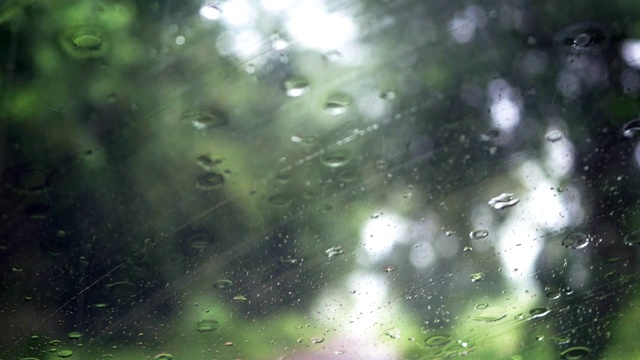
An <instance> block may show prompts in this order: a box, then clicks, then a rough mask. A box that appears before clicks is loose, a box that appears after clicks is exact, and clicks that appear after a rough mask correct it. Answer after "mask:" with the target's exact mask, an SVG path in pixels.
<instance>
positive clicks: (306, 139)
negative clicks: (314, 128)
mask: <svg viewBox="0 0 640 360" xmlns="http://www.w3.org/2000/svg"><path fill="white" fill-rule="evenodd" d="M319 141H320V140H319V139H318V138H317V137H316V136H313V135H308V136H298V135H292V136H291V142H293V143H296V144H301V145H304V146H313V145H316V144H317V143H318V142H319Z"/></svg>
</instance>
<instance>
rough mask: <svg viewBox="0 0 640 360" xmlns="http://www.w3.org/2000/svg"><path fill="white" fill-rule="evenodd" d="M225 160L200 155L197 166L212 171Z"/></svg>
mask: <svg viewBox="0 0 640 360" xmlns="http://www.w3.org/2000/svg"><path fill="white" fill-rule="evenodd" d="M223 161H224V160H223V159H212V158H211V157H210V156H209V155H200V156H198V157H197V158H196V165H198V166H199V167H201V168H202V169H204V170H211V169H212V168H213V167H214V166H216V165H218V164H221V163H222V162H223Z"/></svg>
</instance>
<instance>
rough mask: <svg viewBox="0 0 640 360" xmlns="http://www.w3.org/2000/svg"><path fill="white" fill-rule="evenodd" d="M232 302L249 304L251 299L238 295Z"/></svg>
mask: <svg viewBox="0 0 640 360" xmlns="http://www.w3.org/2000/svg"><path fill="white" fill-rule="evenodd" d="M231 301H232V302H247V301H249V299H248V298H247V297H246V296H245V295H242V294H238V295H236V296H234V297H233V298H232V299H231Z"/></svg>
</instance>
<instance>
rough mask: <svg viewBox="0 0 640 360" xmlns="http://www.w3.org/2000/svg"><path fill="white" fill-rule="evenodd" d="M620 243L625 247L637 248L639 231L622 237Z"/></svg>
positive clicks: (639, 240) (639, 241) (639, 243)
mask: <svg viewBox="0 0 640 360" xmlns="http://www.w3.org/2000/svg"><path fill="white" fill-rule="evenodd" d="M622 241H623V242H624V243H625V244H627V245H632V246H639V245H640V229H638V230H635V231H632V232H630V233H629V234H627V235H626V236H625V237H624V239H623V240H622Z"/></svg>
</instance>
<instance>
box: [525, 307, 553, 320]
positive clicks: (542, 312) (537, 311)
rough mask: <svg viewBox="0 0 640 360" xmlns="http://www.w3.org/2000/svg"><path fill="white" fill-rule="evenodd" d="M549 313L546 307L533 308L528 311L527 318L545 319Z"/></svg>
mask: <svg viewBox="0 0 640 360" xmlns="http://www.w3.org/2000/svg"><path fill="white" fill-rule="evenodd" d="M550 312H551V310H549V309H548V308H546V307H539V308H534V309H531V310H530V311H529V316H531V318H532V319H536V318H541V317H545V316H547V315H548V314H549V313H550Z"/></svg>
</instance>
